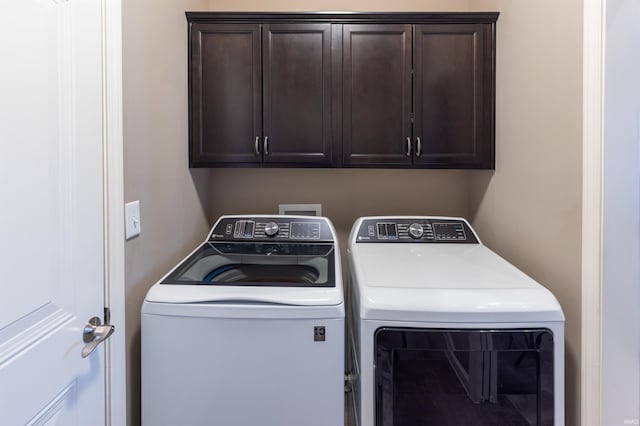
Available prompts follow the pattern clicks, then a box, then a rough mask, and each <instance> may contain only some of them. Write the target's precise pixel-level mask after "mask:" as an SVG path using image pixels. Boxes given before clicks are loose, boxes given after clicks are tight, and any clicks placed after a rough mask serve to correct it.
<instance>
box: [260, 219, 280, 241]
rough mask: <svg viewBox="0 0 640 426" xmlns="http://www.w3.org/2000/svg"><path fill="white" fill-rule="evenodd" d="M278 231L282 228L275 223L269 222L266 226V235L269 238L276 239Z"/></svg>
mask: <svg viewBox="0 0 640 426" xmlns="http://www.w3.org/2000/svg"><path fill="white" fill-rule="evenodd" d="M278 231H280V227H279V226H278V224H277V223H275V222H269V223H267V224H266V225H265V226H264V233H265V235H266V236H267V237H275V236H276V235H278Z"/></svg>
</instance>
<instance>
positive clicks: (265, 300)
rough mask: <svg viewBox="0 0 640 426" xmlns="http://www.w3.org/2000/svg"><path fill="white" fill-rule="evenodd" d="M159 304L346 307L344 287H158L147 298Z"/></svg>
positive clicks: (166, 285)
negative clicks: (344, 305)
mask: <svg viewBox="0 0 640 426" xmlns="http://www.w3.org/2000/svg"><path fill="white" fill-rule="evenodd" d="M145 300H146V301H148V302H157V303H220V304H228V303H235V304H242V305H251V304H255V305H260V304H271V305H292V306H337V305H341V304H342V303H343V296H342V283H341V282H340V283H339V285H338V286H336V287H309V288H302V287H264V286H261V287H250V286H219V287H218V286H203V285H171V284H159V283H158V284H155V285H154V286H153V287H151V289H149V292H148V293H147V296H146V298H145Z"/></svg>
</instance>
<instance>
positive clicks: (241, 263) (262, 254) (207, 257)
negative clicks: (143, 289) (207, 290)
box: [162, 243, 336, 287]
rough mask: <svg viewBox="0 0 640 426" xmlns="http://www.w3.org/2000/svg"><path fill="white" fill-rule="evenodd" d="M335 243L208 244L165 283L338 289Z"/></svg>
mask: <svg viewBox="0 0 640 426" xmlns="http://www.w3.org/2000/svg"><path fill="white" fill-rule="evenodd" d="M334 277H335V265H334V252H333V244H288V243H278V244H273V243H205V244H203V245H202V246H201V247H200V248H199V249H198V250H196V251H195V252H194V253H193V254H192V255H191V256H189V258H188V259H187V260H185V261H184V262H183V263H181V264H180V265H179V266H178V267H177V268H176V269H175V270H174V271H173V272H171V273H170V274H169V275H168V276H167V278H165V279H164V280H163V281H162V283H163V284H188V285H227V286H234V285H235V286H239V285H250V286H270V287H335V285H336V283H335V278H334Z"/></svg>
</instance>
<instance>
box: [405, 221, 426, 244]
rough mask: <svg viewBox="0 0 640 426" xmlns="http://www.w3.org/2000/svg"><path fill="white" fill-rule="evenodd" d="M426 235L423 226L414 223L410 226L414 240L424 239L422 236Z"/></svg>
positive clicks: (410, 232) (410, 233)
mask: <svg viewBox="0 0 640 426" xmlns="http://www.w3.org/2000/svg"><path fill="white" fill-rule="evenodd" d="M423 234H424V229H423V228H422V225H420V224H419V223H412V224H411V225H410V226H409V235H410V236H411V238H414V239H416V240H417V239H418V238H422V235H423Z"/></svg>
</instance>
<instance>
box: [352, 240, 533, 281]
mask: <svg viewBox="0 0 640 426" xmlns="http://www.w3.org/2000/svg"><path fill="white" fill-rule="evenodd" d="M351 250H352V253H353V259H354V261H355V262H358V264H359V265H360V267H361V268H359V270H358V272H359V274H360V277H359V279H360V280H361V282H362V283H363V285H365V286H367V287H383V288H390V289H395V288H424V289H497V288H500V289H505V288H511V289H513V288H537V287H538V286H539V284H538V283H536V282H535V281H533V280H532V279H531V278H529V277H528V276H527V275H525V274H524V273H523V272H521V271H520V270H519V269H517V268H516V267H514V266H513V265H511V264H510V263H508V262H507V261H505V260H504V259H502V258H501V257H499V256H498V255H496V254H495V253H493V252H492V251H491V250H489V249H488V248H487V247H485V246H483V245H480V244H360V245H358V246H356V247H352V248H351Z"/></svg>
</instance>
